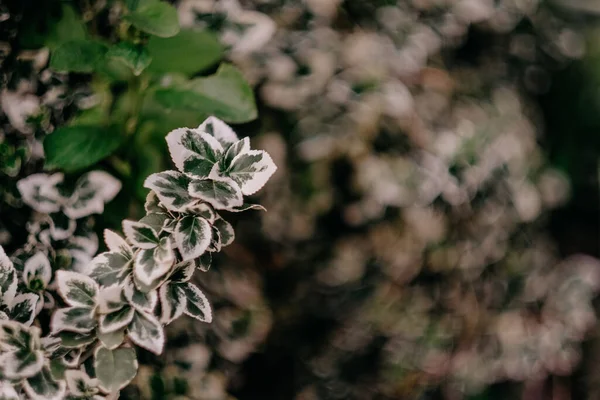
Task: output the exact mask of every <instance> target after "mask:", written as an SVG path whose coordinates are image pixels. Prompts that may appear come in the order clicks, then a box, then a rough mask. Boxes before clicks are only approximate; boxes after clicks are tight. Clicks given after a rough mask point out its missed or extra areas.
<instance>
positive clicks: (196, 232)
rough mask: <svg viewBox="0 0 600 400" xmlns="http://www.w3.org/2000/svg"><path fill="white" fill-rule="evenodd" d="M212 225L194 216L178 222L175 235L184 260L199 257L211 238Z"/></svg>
mask: <svg viewBox="0 0 600 400" xmlns="http://www.w3.org/2000/svg"><path fill="white" fill-rule="evenodd" d="M211 236H212V234H211V227H210V224H209V223H208V221H207V220H205V219H204V218H198V217H193V216H187V217H183V218H182V219H180V220H179V221H178V222H177V226H176V227H175V232H174V233H173V237H174V238H175V243H177V248H178V249H179V252H180V253H181V257H182V258H183V260H184V261H186V260H191V259H194V258H196V257H199V256H200V255H201V254H202V253H204V252H205V251H206V248H207V247H208V245H209V244H210V240H211Z"/></svg>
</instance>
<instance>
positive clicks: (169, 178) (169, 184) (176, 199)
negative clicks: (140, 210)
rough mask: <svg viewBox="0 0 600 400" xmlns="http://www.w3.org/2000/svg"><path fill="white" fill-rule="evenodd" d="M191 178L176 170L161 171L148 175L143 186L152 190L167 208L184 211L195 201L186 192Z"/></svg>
mask: <svg viewBox="0 0 600 400" xmlns="http://www.w3.org/2000/svg"><path fill="white" fill-rule="evenodd" d="M190 182H191V179H190V178H189V177H188V176H186V175H184V174H182V173H180V172H177V171H163V172H159V173H156V174H152V175H150V176H149V177H148V178H146V180H145V181H144V187H145V188H148V189H150V190H153V191H154V192H155V193H156V195H157V196H158V198H159V199H160V202H161V203H162V204H163V205H164V206H165V207H166V208H167V209H169V210H172V211H184V210H185V209H186V207H188V206H190V205H191V204H192V203H195V202H196V199H194V198H193V197H192V196H190V194H189V193H188V186H189V184H190Z"/></svg>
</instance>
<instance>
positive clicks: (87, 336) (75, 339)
mask: <svg viewBox="0 0 600 400" xmlns="http://www.w3.org/2000/svg"><path fill="white" fill-rule="evenodd" d="M58 337H59V338H60V344H61V346H62V347H65V348H67V349H77V348H81V347H84V346H87V345H88V344H90V343H93V342H94V340H96V335H95V333H94V332H88V333H77V332H68V331H62V332H60V333H59V335H58Z"/></svg>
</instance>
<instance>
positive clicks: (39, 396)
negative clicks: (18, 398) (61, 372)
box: [23, 367, 67, 400]
mask: <svg viewBox="0 0 600 400" xmlns="http://www.w3.org/2000/svg"><path fill="white" fill-rule="evenodd" d="M66 386H67V385H66V382H65V381H63V380H60V381H55V380H54V379H53V378H52V374H51V372H50V368H48V367H44V368H42V369H41V370H40V371H39V372H38V373H37V374H36V375H34V376H32V377H30V378H27V379H26V380H25V382H24V383H23V389H25V393H26V394H27V396H29V398H30V399H31V400H60V399H62V398H63V397H64V395H65V391H66Z"/></svg>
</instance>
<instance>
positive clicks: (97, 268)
mask: <svg viewBox="0 0 600 400" xmlns="http://www.w3.org/2000/svg"><path fill="white" fill-rule="evenodd" d="M129 256H133V254H127V256H124V255H123V254H122V253H120V252H106V253H101V254H98V255H97V256H96V257H95V258H94V259H93V260H92V261H91V263H90V272H89V276H90V277H91V278H92V279H94V280H95V281H96V282H98V283H99V284H100V285H102V286H111V285H115V284H120V283H123V281H124V280H125V278H127V276H128V275H129V273H130V272H131V267H132V264H133V262H132V261H131V258H128V257H129Z"/></svg>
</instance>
